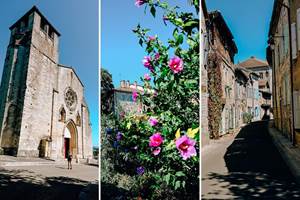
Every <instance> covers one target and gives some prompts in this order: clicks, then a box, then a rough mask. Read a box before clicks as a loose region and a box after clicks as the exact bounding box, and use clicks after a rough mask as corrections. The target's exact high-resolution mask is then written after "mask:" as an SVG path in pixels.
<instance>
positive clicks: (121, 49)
mask: <svg viewBox="0 0 300 200" xmlns="http://www.w3.org/2000/svg"><path fill="white" fill-rule="evenodd" d="M134 2H135V0H121V1H119V0H102V4H101V8H102V9H101V10H102V12H101V30H102V31H101V34H102V35H101V67H103V68H105V69H107V70H108V71H109V72H110V73H111V74H112V76H113V81H114V85H115V87H119V86H120V81H121V80H130V82H134V81H138V83H140V77H141V76H143V75H144V73H147V72H148V70H147V69H145V68H144V66H143V65H142V59H143V57H144V56H145V51H144V49H143V48H142V47H141V46H140V45H139V44H138V39H137V37H136V35H135V34H134V33H133V32H132V29H134V28H135V27H136V26H137V24H138V23H140V24H141V26H142V27H143V28H150V29H151V32H150V35H155V34H157V35H158V37H159V38H160V39H162V40H163V41H166V40H167V38H168V37H170V36H171V35H172V30H171V28H172V26H170V25H168V26H167V27H166V26H165V25H164V24H163V21H162V13H161V12H158V13H157V17H156V18H153V17H152V16H151V14H150V13H147V14H146V15H145V14H144V6H142V7H140V8H137V7H136V6H135V5H134ZM167 2H170V3H172V4H171V5H175V4H176V5H178V6H180V8H181V10H184V11H194V9H193V8H192V7H190V6H189V5H188V3H187V2H188V0H172V1H170V0H169V1H167Z"/></svg>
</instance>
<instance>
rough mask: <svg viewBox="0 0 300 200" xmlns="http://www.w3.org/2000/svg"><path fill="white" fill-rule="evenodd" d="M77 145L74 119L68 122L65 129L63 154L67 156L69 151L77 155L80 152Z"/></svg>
mask: <svg viewBox="0 0 300 200" xmlns="http://www.w3.org/2000/svg"><path fill="white" fill-rule="evenodd" d="M77 150H78V145H77V129H76V125H75V123H74V122H73V121H70V122H68V123H67V126H66V127H65V131H64V153H63V156H64V157H65V158H67V156H68V152H69V153H70V154H71V155H73V157H75V155H77V154H78V152H77Z"/></svg>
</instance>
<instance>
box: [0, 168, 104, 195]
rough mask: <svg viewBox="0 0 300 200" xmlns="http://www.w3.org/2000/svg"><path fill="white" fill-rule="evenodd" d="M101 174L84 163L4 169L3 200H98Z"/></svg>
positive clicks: (0, 180) (1, 170)
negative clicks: (69, 167)
mask: <svg viewBox="0 0 300 200" xmlns="http://www.w3.org/2000/svg"><path fill="white" fill-rule="evenodd" d="M98 171H99V168H98V167H95V166H89V165H83V164H73V169H72V170H68V169H67V165H40V166H24V167H1V168H0V199H8V200H17V199H18V200H19V199H30V200H40V199H43V200H60V199H70V200H72V199H74V200H77V199H91V200H94V199H98V181H97V180H98ZM83 196H84V198H83Z"/></svg>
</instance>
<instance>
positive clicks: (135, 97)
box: [132, 90, 139, 102]
mask: <svg viewBox="0 0 300 200" xmlns="http://www.w3.org/2000/svg"><path fill="white" fill-rule="evenodd" d="M138 96H139V94H138V93H137V92H136V91H135V90H134V91H133V92H132V100H133V101H134V102H136V100H137V98H138Z"/></svg>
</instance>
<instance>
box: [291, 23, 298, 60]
mask: <svg viewBox="0 0 300 200" xmlns="http://www.w3.org/2000/svg"><path fill="white" fill-rule="evenodd" d="M291 31H292V56H293V57H292V58H293V59H296V58H297V38H296V23H292V24H291Z"/></svg>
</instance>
